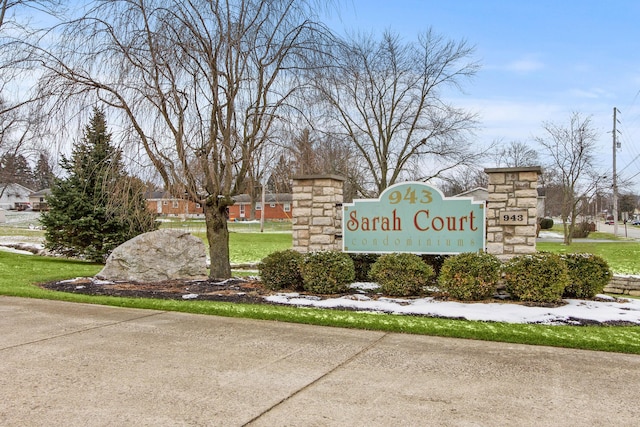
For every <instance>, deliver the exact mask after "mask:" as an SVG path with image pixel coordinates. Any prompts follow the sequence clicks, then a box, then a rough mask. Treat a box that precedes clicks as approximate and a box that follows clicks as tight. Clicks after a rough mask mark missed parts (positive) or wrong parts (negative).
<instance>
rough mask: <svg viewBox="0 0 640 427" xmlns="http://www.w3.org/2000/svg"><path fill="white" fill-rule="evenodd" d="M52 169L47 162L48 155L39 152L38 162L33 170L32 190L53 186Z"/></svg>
mask: <svg viewBox="0 0 640 427" xmlns="http://www.w3.org/2000/svg"><path fill="white" fill-rule="evenodd" d="M54 177H55V176H54V174H53V170H52V168H51V165H50V164H49V157H48V156H47V155H46V154H45V153H40V155H39V156H38V162H37V163H36V167H35V169H34V170H33V181H34V190H36V191H38V190H43V189H45V188H51V186H53V179H54Z"/></svg>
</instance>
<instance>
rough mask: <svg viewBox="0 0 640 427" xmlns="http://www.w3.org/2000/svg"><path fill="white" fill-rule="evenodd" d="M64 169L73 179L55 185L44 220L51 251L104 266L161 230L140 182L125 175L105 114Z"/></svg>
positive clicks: (96, 114)
mask: <svg viewBox="0 0 640 427" xmlns="http://www.w3.org/2000/svg"><path fill="white" fill-rule="evenodd" d="M60 166H61V167H62V169H64V170H65V171H66V172H67V175H68V176H67V177H66V178H64V179H55V180H54V183H53V186H52V187H51V195H50V196H49V197H48V198H47V202H48V204H49V211H48V212H45V213H43V215H42V217H41V222H42V224H43V225H44V227H45V229H46V231H45V238H46V247H47V248H48V249H51V250H53V251H55V252H59V253H62V254H63V255H67V256H81V257H84V258H87V259H89V260H92V261H97V262H104V260H105V259H106V257H107V256H108V255H109V253H111V251H112V250H113V249H115V248H116V247H117V246H118V245H120V244H122V243H124V242H125V241H127V240H129V239H131V238H133V237H135V236H136V235H138V234H141V233H144V232H146V231H151V230H155V229H156V228H157V223H156V221H155V216H154V214H153V213H152V212H151V211H150V210H148V209H147V206H146V201H145V199H144V195H143V186H142V184H141V182H140V181H139V180H138V179H136V178H133V177H130V176H128V175H127V174H126V172H125V168H124V164H123V161H122V153H121V151H120V150H118V149H117V148H116V147H114V146H113V145H112V144H111V134H110V133H108V132H107V123H106V119H105V114H104V112H103V111H101V110H99V109H94V111H93V116H92V117H91V120H90V123H89V124H88V125H87V126H86V127H85V130H84V135H83V138H82V140H81V141H80V142H79V143H77V144H76V145H75V146H74V149H73V152H72V155H71V158H70V159H67V158H66V157H64V156H63V158H62V160H61V162H60Z"/></svg>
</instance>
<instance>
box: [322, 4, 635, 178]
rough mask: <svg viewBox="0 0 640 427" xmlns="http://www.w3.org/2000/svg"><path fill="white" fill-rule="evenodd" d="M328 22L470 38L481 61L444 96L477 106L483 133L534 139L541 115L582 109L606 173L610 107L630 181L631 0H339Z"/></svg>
mask: <svg viewBox="0 0 640 427" xmlns="http://www.w3.org/2000/svg"><path fill="white" fill-rule="evenodd" d="M338 1H339V0H338ZM330 25H331V26H332V27H333V28H335V29H344V30H350V31H365V32H370V31H373V32H375V33H380V32H382V31H384V30H386V29H389V30H392V31H394V32H396V33H398V34H400V35H402V36H403V37H404V38H405V39H406V40H407V41H410V40H412V39H414V38H415V36H416V35H417V34H418V33H420V32H423V31H425V30H426V29H428V28H430V27H431V28H432V29H433V30H434V31H435V32H436V33H438V34H440V35H442V36H445V37H447V38H450V39H453V40H461V39H465V40H466V41H467V42H468V43H469V44H471V45H474V46H475V47H476V54H475V57H474V59H476V60H478V61H480V63H481V65H482V68H481V70H480V71H479V73H478V74H477V76H476V77H475V78H474V79H473V80H472V81H470V82H468V83H467V84H466V86H465V93H460V94H454V95H453V98H451V101H452V102H453V103H454V104H455V105H457V106H461V107H465V108H469V109H471V110H473V111H476V112H477V113H479V115H480V118H481V123H482V127H483V129H482V130H481V132H480V133H479V134H478V138H479V139H480V140H482V141H485V142H486V141H493V140H496V139H501V140H503V141H505V142H509V141H512V140H514V141H521V142H527V143H529V142H530V143H531V144H532V146H534V143H533V137H534V136H542V135H544V134H543V131H542V123H543V122H544V121H551V122H554V123H557V124H564V123H568V119H569V117H570V115H571V113H572V112H578V113H580V114H582V115H583V116H591V118H592V122H593V125H594V128H595V129H596V130H597V131H598V132H599V136H600V137H599V144H598V157H599V166H600V168H601V169H602V171H603V173H607V174H609V176H610V175H611V168H612V157H613V153H612V146H613V144H612V135H611V131H612V127H613V108H614V107H617V108H618V109H619V110H620V112H621V113H620V115H619V117H618V119H619V122H620V123H619V125H618V130H619V131H620V132H621V134H620V135H619V141H620V142H621V143H622V146H621V148H620V149H619V150H618V152H617V169H618V172H619V175H620V176H622V177H623V178H631V177H633V176H634V175H636V174H638V175H637V176H635V179H634V180H635V181H636V182H638V183H640V1H638V0H610V1H604V0H582V1H577V0H512V1H508V0H395V1H394V0H342V3H341V12H340V14H339V16H336V15H333V16H332V18H331V22H330ZM638 188H640V185H638V186H636V188H635V189H636V190H637V189H638Z"/></svg>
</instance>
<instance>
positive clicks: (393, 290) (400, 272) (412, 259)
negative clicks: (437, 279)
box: [369, 253, 435, 296]
mask: <svg viewBox="0 0 640 427" xmlns="http://www.w3.org/2000/svg"><path fill="white" fill-rule="evenodd" d="M434 274H435V273H434V271H433V267H431V266H430V265H429V264H426V263H425V262H424V261H422V259H420V257H419V256H417V255H414V254H408V253H401V254H397V253H394V254H385V255H382V256H381V257H380V258H378V260H377V261H376V262H375V263H374V264H373V265H372V266H371V271H370V272H369V277H370V278H371V280H373V281H374V282H376V283H378V284H379V285H380V289H381V291H382V293H384V294H386V295H392V296H409V295H418V294H420V293H421V292H422V290H423V288H424V286H425V285H426V284H427V283H428V281H429V279H430V278H432V277H433V276H434Z"/></svg>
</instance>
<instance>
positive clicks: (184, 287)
mask: <svg viewBox="0 0 640 427" xmlns="http://www.w3.org/2000/svg"><path fill="white" fill-rule="evenodd" d="M40 287H42V288H44V289H49V290H53V291H61V292H71V293H77V294H85V295H106V296H117V297H127V298H157V299H173V300H195V301H223V302H236V303H251V304H270V305H272V304H276V305H278V304H277V303H272V302H269V301H267V300H265V298H264V297H265V296H268V295H274V294H277V293H279V292H276V291H272V290H270V289H268V288H266V287H265V286H264V285H263V284H262V283H261V282H260V281H259V280H257V279H254V278H246V279H245V278H232V279H228V280H224V281H213V280H201V281H193V280H169V281H163V282H154V283H140V282H108V281H101V280H96V279H94V278H90V277H84V278H77V279H72V280H63V281H57V282H49V283H43V284H40ZM355 293H358V294H360V295H366V296H368V297H369V298H371V299H378V298H380V297H382V295H380V294H379V293H377V292H375V291H364V290H358V291H355V290H354V291H353V292H350V293H348V294H341V295H315V297H316V298H318V299H326V298H336V297H340V296H344V295H353V294H355ZM300 294H302V295H304V294H305V292H300ZM431 296H432V297H434V298H436V299H441V300H447V298H446V297H444V296H442V295H433V294H432V295H431ZM414 298H420V297H409V298H403V299H406V300H411V299H414ZM484 302H500V303H503V304H520V305H527V306H538V307H540V306H545V307H557V306H560V305H563V304H564V303H558V304H541V303H537V304H533V303H526V302H518V301H512V300H501V299H495V300H491V301H484ZM334 309H336V310H347V311H352V310H355V309H353V308H347V307H336V308H334ZM418 316H420V315H418ZM425 317H437V316H425ZM567 324H571V325H574V326H580V325H608V326H637V325H636V324H634V323H630V322H624V321H607V322H598V321H594V320H587V319H567Z"/></svg>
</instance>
